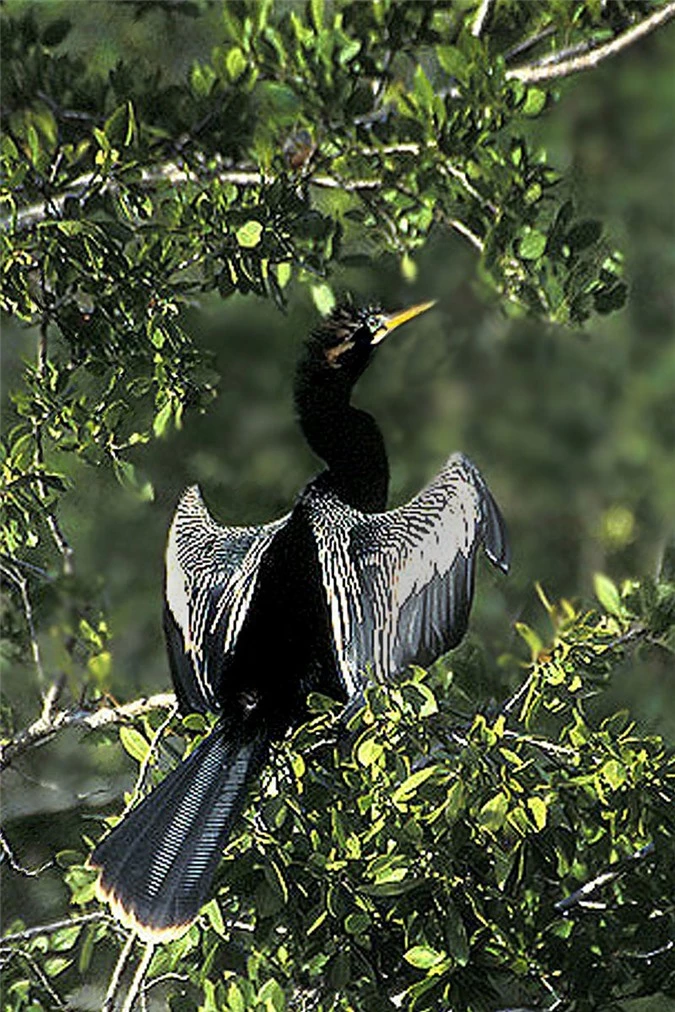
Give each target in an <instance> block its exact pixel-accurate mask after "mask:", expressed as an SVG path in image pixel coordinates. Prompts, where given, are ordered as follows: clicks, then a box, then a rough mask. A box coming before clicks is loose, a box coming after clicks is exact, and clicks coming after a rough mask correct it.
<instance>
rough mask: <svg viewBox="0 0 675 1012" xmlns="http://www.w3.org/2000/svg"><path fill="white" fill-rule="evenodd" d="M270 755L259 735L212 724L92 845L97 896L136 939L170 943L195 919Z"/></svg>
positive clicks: (265, 738)
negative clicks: (205, 735) (251, 787)
mask: <svg viewBox="0 0 675 1012" xmlns="http://www.w3.org/2000/svg"><path fill="white" fill-rule="evenodd" d="M268 753H269V736H268V734H267V732H266V731H264V730H263V729H260V728H259V729H258V730H257V731H251V730H246V729H245V728H243V727H242V726H241V725H239V726H238V727H236V728H235V727H233V724H232V723H231V722H224V723H222V724H219V725H217V726H216V727H215V728H214V730H213V731H212V732H211V734H210V735H209V736H208V738H206V739H205V740H204V741H203V742H201V744H200V745H199V746H198V747H197V748H196V749H195V751H194V752H193V753H192V754H191V755H190V756H188V758H187V759H185V760H184V761H183V762H181V763H180V764H179V765H178V766H177V767H176V769H174V770H172V771H171V773H169V775H168V776H167V777H166V778H165V779H164V780H163V781H162V782H161V784H159V785H158V786H157V787H156V788H155V789H154V790H153V791H152V792H151V793H150V794H149V795H148V796H147V797H146V798H144V799H143V801H142V802H141V803H140V804H139V805H138V806H137V807H136V808H134V809H132V811H131V812H129V814H128V815H127V816H126V817H125V818H124V819H123V820H122V821H121V822H120V823H119V825H117V826H115V828H114V829H113V830H112V831H111V832H110V833H109V834H108V836H107V837H106V838H105V839H104V840H103V841H102V842H101V843H100V844H99V845H98V847H96V849H95V850H94V853H93V854H92V856H91V858H90V864H91V865H92V866H93V867H94V868H98V869H100V875H99V879H98V884H97V891H98V895H99V898H100V899H102V900H104V901H107V902H108V903H109V904H110V906H111V908H112V910H113V913H115V915H116V916H117V917H118V918H119V919H120V920H121V921H122V923H124V924H125V925H127V926H128V927H132V928H134V930H135V931H136V932H137V934H138V935H139V936H140V937H141V938H143V939H145V940H147V941H151V940H153V941H160V940H161V941H167V940H168V939H170V938H173V937H176V936H178V935H180V934H181V933H182V932H183V931H184V930H185V929H186V928H187V927H188V926H189V925H190V924H191V922H192V921H193V920H194V919H195V917H196V916H197V914H198V913H199V910H200V908H201V907H202V906H203V904H204V903H205V902H206V900H207V899H208V895H209V892H210V889H211V884H212V882H213V877H214V875H215V871H216V868H217V866H218V862H219V859H220V856H221V853H222V850H223V847H224V846H225V843H226V841H227V838H228V836H229V834H230V832H231V830H232V827H233V825H234V823H235V821H236V819H237V817H238V816H239V814H240V813H241V811H242V809H243V807H244V803H245V801H246V796H247V793H248V787H249V785H250V782H251V780H252V779H253V778H254V777H255V776H257V774H258V773H259V772H260V770H261V769H262V767H263V765H264V764H265V761H266V759H267V756H268Z"/></svg>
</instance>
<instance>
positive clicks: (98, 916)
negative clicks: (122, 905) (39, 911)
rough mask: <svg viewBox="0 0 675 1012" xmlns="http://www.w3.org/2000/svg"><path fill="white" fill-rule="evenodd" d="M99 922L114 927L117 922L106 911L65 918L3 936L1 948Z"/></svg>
mask: <svg viewBox="0 0 675 1012" xmlns="http://www.w3.org/2000/svg"><path fill="white" fill-rule="evenodd" d="M97 921H106V922H109V923H110V924H111V925H112V926H113V927H114V926H115V925H116V924H117V921H115V920H113V918H111V917H110V916H109V915H108V914H107V913H106V912H105V911H103V910H98V911H96V913H92V914H82V916H81V917H65V918H64V919H63V920H62V921H52V922H51V923H50V924H36V925H35V926H34V927H32V928H24V930H23V931H14V932H13V933H12V934H11V935H3V936H2V938H0V947H5V946H8V945H11V944H13V943H14V942H28V941H30V939H31V938H37V937H38V936H39V935H51V934H53V933H54V932H55V931H60V930H61V929H62V928H77V927H79V926H80V925H83V926H84V925H85V924H93V923H95V922H97Z"/></svg>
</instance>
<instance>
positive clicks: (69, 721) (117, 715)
mask: <svg viewBox="0 0 675 1012" xmlns="http://www.w3.org/2000/svg"><path fill="white" fill-rule="evenodd" d="M175 705H176V697H175V696H174V694H173V692H158V693H156V694H155V695H154V696H144V697H141V698H140V699H134V700H132V702H130V703H125V704H124V705H123V706H100V707H99V708H98V709H96V710H85V709H83V708H82V707H79V706H78V707H73V708H71V709H67V710H58V711H57V712H56V713H52V714H51V715H50V716H49V717H48V718H47V719H45V718H44V716H40V717H39V718H38V720H36V721H35V722H34V723H33V724H31V725H30V726H29V727H27V728H25V729H24V730H23V731H20V732H19V734H17V735H16V736H15V737H14V738H12V739H10V740H9V741H7V742H5V744H4V745H3V746H2V748H1V749H0V770H3V769H6V768H7V767H8V766H9V765H11V763H12V762H14V760H15V759H17V758H18V757H19V756H21V755H23V754H24V753H26V752H28V751H29V750H30V749H32V748H35V747H36V746H37V745H42V744H44V742H46V741H48V740H49V739H50V738H52V737H53V736H54V735H55V734H57V732H60V731H63V730H64V729H65V728H68V727H81V728H85V729H86V730H89V731H94V730H96V729H97V728H100V727H105V726H106V725H108V724H124V723H127V722H128V721H131V720H134V719H135V718H136V717H140V716H141V715H142V714H144V713H151V712H152V711H153V710H166V709H172V708H173V707H174V706H175Z"/></svg>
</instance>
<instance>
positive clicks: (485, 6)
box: [471, 0, 492, 39]
mask: <svg viewBox="0 0 675 1012" xmlns="http://www.w3.org/2000/svg"><path fill="white" fill-rule="evenodd" d="M491 6H492V0H481V4H480V7H479V8H478V11H477V12H476V17H475V20H474V22H473V24H472V25H471V34H472V35H473V37H474V38H475V39H478V38H480V35H481V32H482V31H483V28H484V27H485V21H486V19H487V16H488V14H489V13H490V7H491Z"/></svg>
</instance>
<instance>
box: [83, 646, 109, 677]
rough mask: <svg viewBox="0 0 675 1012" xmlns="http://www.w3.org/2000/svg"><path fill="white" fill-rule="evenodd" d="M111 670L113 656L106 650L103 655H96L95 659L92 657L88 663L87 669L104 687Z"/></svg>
mask: <svg viewBox="0 0 675 1012" xmlns="http://www.w3.org/2000/svg"><path fill="white" fill-rule="evenodd" d="M111 668H112V654H111V653H110V652H109V651H108V650H104V651H103V652H102V653H100V654H96V655H95V656H94V657H90V658H89V660H88V661H87V669H88V670H89V672H90V673H91V674H92V675H93V677H94V679H95V681H96V682H97V684H98V685H99V686H101V685H103V684H104V683H105V682H106V681H107V679H108V677H109V675H110V671H111Z"/></svg>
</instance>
